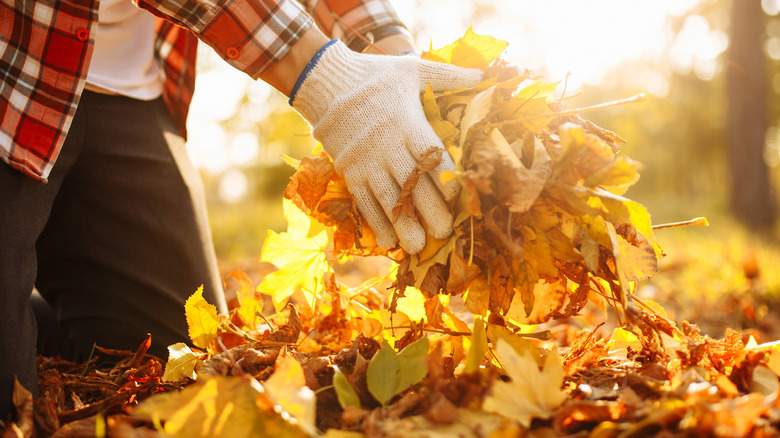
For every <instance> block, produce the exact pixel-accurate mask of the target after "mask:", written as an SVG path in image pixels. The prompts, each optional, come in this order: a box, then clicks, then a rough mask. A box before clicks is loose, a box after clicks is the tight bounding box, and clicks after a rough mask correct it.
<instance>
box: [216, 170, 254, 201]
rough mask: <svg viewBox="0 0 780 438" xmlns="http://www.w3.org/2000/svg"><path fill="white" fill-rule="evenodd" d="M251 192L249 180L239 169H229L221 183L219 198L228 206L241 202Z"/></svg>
mask: <svg viewBox="0 0 780 438" xmlns="http://www.w3.org/2000/svg"><path fill="white" fill-rule="evenodd" d="M248 191H249V180H248V179H247V177H246V175H245V174H244V172H242V171H240V170H239V169H237V168H232V169H229V170H228V171H227V172H225V174H224V175H222V179H220V181H219V197H220V199H222V201H224V202H226V203H228V204H234V203H236V202H238V201H241V200H242V199H244V197H245V196H246V194H247V192H248Z"/></svg>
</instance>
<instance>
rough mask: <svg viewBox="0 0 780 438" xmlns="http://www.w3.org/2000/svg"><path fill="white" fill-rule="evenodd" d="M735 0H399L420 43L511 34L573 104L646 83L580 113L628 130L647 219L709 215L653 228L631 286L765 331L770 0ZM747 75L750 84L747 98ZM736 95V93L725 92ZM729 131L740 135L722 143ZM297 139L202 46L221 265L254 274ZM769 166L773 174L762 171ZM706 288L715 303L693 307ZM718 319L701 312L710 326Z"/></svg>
mask: <svg viewBox="0 0 780 438" xmlns="http://www.w3.org/2000/svg"><path fill="white" fill-rule="evenodd" d="M733 2H736V3H732V1H730V0H657V1H654V2H640V1H633V0H631V1H626V0H592V1H588V2H582V1H580V0H548V1H545V2H541V1H532V0H494V1H488V0H473V1H466V0H396V1H395V2H394V4H395V5H396V8H397V10H398V12H399V14H400V15H401V16H402V18H403V19H404V20H405V21H406V23H407V24H408V25H409V27H410V28H411V30H412V31H413V33H414V34H415V36H416V39H417V41H418V44H419V45H420V46H421V48H424V49H425V48H428V45H429V44H432V45H433V46H434V48H438V47H441V46H443V45H445V44H448V43H450V42H452V41H454V40H455V39H457V38H458V37H460V36H461V35H462V34H463V33H464V31H465V30H466V29H467V28H468V26H470V25H473V26H474V30H475V32H477V33H480V34H490V35H493V36H495V37H497V38H501V39H504V40H507V41H509V43H510V47H509V50H508V52H507V55H506V57H507V58H508V59H509V60H510V61H512V62H515V63H518V64H520V65H523V66H525V67H527V68H529V69H531V70H532V71H534V72H537V73H539V74H540V75H543V76H544V77H545V79H546V80H547V81H560V82H561V85H560V86H559V88H558V92H559V93H564V90H565V96H566V97H567V100H566V103H567V105H568V106H569V107H582V106H587V105H593V104H597V103H602V102H608V101H612V100H616V99H621V98H625V97H628V96H631V95H634V94H636V93H647V99H646V101H644V102H643V103H638V104H631V105H626V106H621V107H616V108H612V109H609V110H604V111H599V112H591V113H586V114H584V117H585V118H587V119H589V120H591V121H593V122H595V123H597V124H598V125H600V126H603V127H605V128H607V129H610V130H613V131H615V132H617V133H618V134H620V135H621V136H623V137H624V138H625V139H626V140H627V144H626V145H625V147H624V149H623V153H625V154H626V155H628V156H630V157H631V158H633V159H635V160H638V161H640V162H641V163H643V165H644V167H643V170H642V172H641V175H642V177H641V179H640V181H639V182H638V183H637V184H636V185H635V186H634V187H633V188H631V189H630V190H629V192H628V193H627V196H628V197H630V198H632V199H635V200H637V201H639V202H641V203H643V204H644V205H645V206H646V207H647V208H648V210H649V211H650V212H651V214H652V215H653V221H654V223H656V224H659V223H665V222H673V221H680V220H686V219H690V218H693V217H696V216H707V218H708V219H709V221H710V224H711V227H709V228H707V229H701V228H695V229H694V228H692V229H677V230H672V231H659V232H658V235H657V238H658V240H659V242H660V244H661V246H662V247H663V248H664V250H665V252H666V253H667V254H668V256H667V257H666V258H665V259H664V260H663V262H662V265H661V273H660V274H659V276H658V278H656V279H654V280H652V281H650V282H647V284H644V285H642V286H641V288H640V293H644V294H647V295H648V296H652V297H654V298H656V299H658V300H659V301H660V302H661V303H662V304H663V303H671V302H674V303H677V304H678V305H679V306H677V308H679V309H680V312H683V313H684V314H683V315H681V316H682V317H686V318H698V320H699V322H703V320H705V319H706V320H709V319H713V320H719V319H723V320H730V321H732V323H731V324H730V325H731V326H732V327H735V328H740V327H737V326H738V325H739V324H736V323H734V320H735V319H736V318H740V321H742V320H744V321H742V322H743V323H744V324H742V325H744V327H759V328H760V326H761V325H762V324H763V325H772V327H769V328H768V329H765V330H766V331H768V332H772V333H778V335H780V321H775V320H777V318H776V317H775V316H773V315H774V313H773V311H776V307H777V304H778V301H777V295H778V291H779V290H780V251H778V249H779V248H780V245H778V241H777V237H778V236H779V235H780V234H778V232H779V230H780V228H778V226H777V224H776V222H777V221H776V220H775V219H774V205H775V204H776V198H777V192H776V190H775V189H774V188H776V187H778V186H780V167H779V166H780V123H779V121H780V99H778V93H780V62H778V61H780V16H778V13H780V0H733ZM739 9H742V10H743V11H748V10H750V9H752V10H753V11H758V13H757V14H753V15H752V16H748V18H747V19H748V31H753V32H752V33H753V34H754V35H756V38H757V39H754V40H750V39H749V38H748V37H749V35H747V34H746V32H748V31H744V30H740V32H741V33H742V34H740V35H735V34H734V33H733V31H734V30H735V29H736V28H735V27H734V26H733V25H734V23H735V22H736V18H735V17H738V16H741V15H739V14H741V13H742V12H741V11H740V10H739ZM740 19H741V18H740ZM744 27H745V26H742V28H744ZM743 37H746V38H747V41H748V42H747V43H745V42H743V40H746V38H743ZM751 41H752V42H751ZM732 50H737V51H738V54H743V53H746V54H747V53H749V54H754V55H756V57H757V58H756V59H758V62H759V64H758V65H759V66H758V67H755V66H750V65H745V63H744V62H741V61H740V62H739V63H738V62H735V59H737V60H738V59H742V58H740V57H739V56H737V57H735V56H734V53H733V52H731V51H732ZM751 69H752V70H751ZM756 70H760V73H761V74H760V75H757V76H755V77H757V78H759V79H753V80H751V81H752V83H750V82H751V81H748V83H747V84H745V83H742V84H740V83H739V82H736V85H735V83H734V82H733V81H732V82H730V79H729V74H735V73H736V74H738V75H743V76H745V75H746V74H747V73H751V72H755V71H756ZM569 73H570V74H569ZM755 82H759V84H755ZM753 85H758V87H757V89H756V90H754V91H753V92H752V93H753V94H752V95H751V94H750V92H749V90H748V88H751V87H752V86H753ZM729 87H731V94H730V92H729ZM743 88H744V89H743ZM752 88H756V87H752ZM735 92H736V95H737V96H738V97H737V98H738V99H742V98H744V99H746V100H745V101H743V102H735V97H734V96H735V94H734V93H735ZM756 92H758V93H760V95H758V96H756ZM729 96H731V97H729ZM751 99H752V100H751ZM745 105H747V108H748V109H747V110H746V111H743V112H742V117H743V118H746V119H747V120H748V122H749V123H748V125H749V126H748V127H742V128H731V131H730V130H729V126H730V125H729V117H732V119H733V118H734V115H733V114H732V112H730V108H731V109H732V110H733V109H734V108H735V107H737V106H741V107H745ZM751 121H752V122H755V121H758V122H759V123H751ZM735 129H736V131H738V135H737V136H736V138H737V139H738V140H737V141H736V144H735V141H734V140H732V141H731V142H729V133H730V132H732V131H735ZM756 129H759V130H760V132H759V137H760V139H759V140H758V144H757V145H756V144H755V141H753V144H752V145H751V144H748V143H750V141H749V138H750V137H751V136H750V135H748V131H749V130H753V131H755V130H756ZM308 134H309V127H308V126H307V124H306V123H305V122H304V121H303V120H302V119H301V118H300V117H299V116H298V115H297V114H296V113H294V112H293V111H292V110H291V109H290V107H289V105H288V104H287V102H286V99H285V98H284V96H281V95H279V94H278V93H277V92H275V91H274V90H272V89H270V87H268V86H266V85H265V84H262V83H254V82H252V81H251V80H249V79H248V78H247V77H245V76H244V75H243V74H241V73H238V72H235V71H232V70H231V69H230V68H229V67H227V66H226V65H225V64H224V63H223V62H222V61H221V60H220V59H219V58H217V57H216V55H214V54H213V52H211V51H210V49H207V48H206V47H204V48H203V50H201V52H200V61H199V77H198V83H197V85H196V100H195V103H194V108H193V111H192V113H191V117H190V141H189V148H190V152H191V155H192V157H193V160H194V162H195V163H196V165H197V166H198V167H199V168H200V169H201V171H202V173H203V177H204V181H205V183H206V188H207V192H208V200H209V205H210V214H211V220H212V228H213V235H214V240H215V245H216V249H217V254H218V256H219V259H220V263H221V269H222V270H223V271H225V272H226V273H227V272H229V271H230V270H232V269H243V270H246V271H253V270H256V269H257V267H256V265H257V263H258V262H257V260H258V258H259V254H260V251H261V249H262V243H263V240H264V238H265V236H266V234H267V230H268V229H273V230H277V231H279V230H283V229H285V227H286V224H285V222H284V219H283V218H282V216H281V198H282V193H283V191H284V187H285V186H286V184H287V181H288V178H289V176H290V175H291V174H292V171H293V169H291V168H289V167H288V166H287V165H286V164H284V162H283V160H282V159H281V158H280V156H279V154H287V155H290V156H293V157H295V158H301V157H303V156H306V155H309V154H311V152H312V150H313V149H314V147H315V146H316V144H315V142H314V141H313V140H312V139H311V138H310V136H309V135H308ZM732 138H734V136H732ZM729 148H736V149H732V150H736V151H737V158H738V159H737V160H736V161H740V162H741V161H744V162H745V163H742V164H741V165H743V166H748V167H747V168H746V169H747V177H745V176H744V175H743V176H740V177H739V178H736V179H735V178H733V175H734V171H733V166H730V164H731V163H733V162H734V161H735V159H734V158H733V157H734V155H733V154H732V155H730V153H729ZM751 148H752V150H753V151H754V152H753V153H752V155H751V153H750V152H749V150H751ZM756 150H757V154H758V155H757V156H756V152H755V151H756ZM730 156H731V157H732V158H728V157H730ZM764 170H768V175H769V177H768V180H766V181H764V182H762V181H761V180H760V179H761V178H760V175H761V173H762V172H763V171H764ZM743 174H744V172H743ZM754 176H759V178H757V179H758V181H755V180H756V178H752V177H754ZM751 178H752V179H753V180H754V181H750V179H751ZM756 184H758V185H759V186H760V185H762V184H763V185H764V186H765V187H763V188H761V187H759V188H756ZM764 189H766V190H767V192H766V193H765V194H761V193H760V192H761V190H764ZM759 195H761V196H759ZM743 201H744V202H743ZM747 201H749V203H748V204H746V202H747ZM745 205H748V207H745ZM735 212H736V213H737V214H735ZM760 218H764V219H760ZM703 298H708V299H714V301H711V302H712V303H721V304H723V306H721V307H719V306H720V304H712V306H714V307H707V306H703V305H701V304H700V299H703ZM730 300H731V301H730ZM732 301H733V302H732ZM735 302H736V303H742V304H738V305H737V304H734V303H735ZM724 303H725V304H724ZM747 307H752V308H751V309H747ZM713 311H714V312H713ZM718 312H720V313H718ZM724 312H725V313H724ZM746 315H752V316H746ZM767 315H768V316H767ZM772 318H774V320H773V319H772ZM705 325H706V324H705ZM723 327H725V325H721V326H719V325H717V321H713V323H712V331H713V332H718V331H720V330H722V328H723ZM762 330H764V329H762Z"/></svg>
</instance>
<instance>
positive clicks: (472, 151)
mask: <svg viewBox="0 0 780 438" xmlns="http://www.w3.org/2000/svg"><path fill="white" fill-rule="evenodd" d="M506 46H507V43H506V42H504V41H500V40H497V39H495V38H493V37H490V36H480V35H476V34H474V33H473V32H472V31H471V29H469V31H468V32H467V33H466V34H465V36H464V37H463V38H461V39H460V40H458V41H456V42H455V43H453V44H451V45H449V46H446V47H444V48H441V49H439V50H432V51H429V52H425V53H423V55H422V57H423V59H428V60H432V61H438V62H447V63H452V64H455V65H458V66H462V67H470V68H480V69H482V70H483V71H485V74H484V80H483V82H482V83H480V84H479V85H478V86H476V87H474V88H472V89H461V90H454V91H448V92H444V93H441V94H438V95H437V94H434V92H433V91H432V90H431V89H430V88H429V89H428V90H427V91H426V92H425V93H424V94H423V95H422V96H421V99H422V104H423V107H424V110H425V114H426V116H427V118H428V121H429V122H430V124H431V126H432V127H433V129H434V130H435V131H436V133H437V134H438V135H439V137H440V138H441V139H442V141H443V143H444V145H445V147H446V149H447V151H448V152H449V154H450V155H451V156H452V158H453V160H454V161H455V163H456V166H457V171H455V172H451V173H449V174H446V175H445V176H444V177H446V178H457V179H458V180H459V181H460V183H461V185H462V191H461V193H460V195H459V197H457V198H456V200H455V201H454V203H453V205H452V208H453V212H454V216H455V218H456V219H455V232H454V234H453V235H452V236H451V237H450V238H449V239H447V240H437V239H434V238H433V237H431V236H428V242H427V244H426V247H425V248H424V250H423V251H422V252H421V253H420V254H416V255H410V254H406V253H404V252H403V250H396V251H395V252H391V253H389V254H390V255H391V256H393V257H394V258H395V259H396V260H397V261H398V262H399V264H400V266H399V269H398V274H397V277H396V281H395V283H394V285H393V287H394V289H395V293H394V297H393V304H392V306H391V310H392V309H393V308H394V306H395V303H396V302H397V299H398V298H399V297H401V296H403V294H404V291H405V290H406V288H407V287H410V286H412V287H416V288H418V289H419V290H421V291H422V292H423V293H424V294H425V296H426V297H427V299H428V300H429V303H428V305H426V310H427V313H428V315H427V316H428V322H429V324H432V325H434V326H436V325H438V324H437V323H436V321H437V320H440V317H439V318H437V312H436V310H435V309H436V308H437V307H438V305H437V303H438V297H437V295H438V294H451V295H455V294H465V304H466V306H467V308H468V309H469V311H471V312H472V313H473V314H475V315H486V314H487V313H488V312H490V313H491V314H498V315H504V316H507V317H509V318H511V319H512V320H514V321H516V322H519V323H528V324H530V323H541V322H544V321H547V320H549V319H551V318H564V317H568V316H571V315H573V314H576V313H577V312H578V311H579V310H580V309H582V307H583V306H584V305H585V304H586V303H587V301H588V299H589V298H590V299H593V300H596V301H599V302H600V304H601V305H602V307H603V304H604V303H605V302H606V303H610V304H612V305H613V306H614V307H615V308H617V309H618V316H619V317H620V316H621V315H622V314H624V313H625V312H624V311H625V303H626V296H627V294H628V291H629V284H630V282H632V281H636V280H641V279H645V278H647V277H649V276H650V275H652V274H653V273H654V272H655V271H656V269H657V263H656V262H657V257H658V256H660V255H661V250H660V248H659V247H658V246H657V245H656V243H655V239H654V236H653V230H652V226H651V222H650V215H649V214H648V212H647V211H646V210H645V208H644V207H643V206H642V205H640V204H638V203H636V202H634V201H632V200H630V199H628V198H626V197H624V196H622V195H623V194H624V193H625V191H626V189H627V188H628V187H629V186H630V185H631V184H633V183H634V182H636V181H637V179H638V177H639V175H638V171H637V168H638V164H637V163H635V162H634V161H632V160H631V159H630V158H628V157H625V156H622V155H617V153H618V152H619V149H620V148H619V146H618V145H619V144H620V143H623V142H624V141H623V140H622V139H621V138H620V137H619V136H618V135H617V134H615V133H613V132H610V131H607V130H605V129H602V128H600V127H598V126H596V125H595V124H593V123H591V122H589V121H587V120H584V119H582V118H581V117H580V116H578V115H577V110H567V109H566V108H565V106H564V105H563V104H562V103H561V101H560V100H558V101H554V100H553V92H554V91H555V89H556V87H557V85H558V84H557V83H547V82H544V81H542V80H541V79H539V78H538V77H534V76H532V75H531V74H530V73H529V72H528V71H523V70H521V69H518V68H517V67H514V66H512V65H509V64H507V63H506V62H504V61H503V60H502V59H501V58H500V57H499V56H500V54H501V53H502V52H503V51H504V49H505V48H506ZM439 159H440V158H439V157H438V156H437V155H436V154H435V153H434V151H433V150H431V153H430V154H427V155H426V156H424V157H423V159H422V160H421V161H420V163H419V164H418V169H419V170H420V172H414V173H413V175H412V177H411V178H409V180H408V181H407V182H406V184H405V186H404V188H403V191H402V196H401V198H400V199H399V201H398V204H397V206H396V208H395V209H394V211H393V214H394V215H395V216H396V217H397V216H398V215H400V214H413V213H414V210H413V209H414V207H413V205H412V203H411V192H412V190H413V188H414V185H415V184H416V181H417V179H418V178H419V174H421V173H424V171H425V169H429V168H432V167H433V166H435V165H436V164H437V163H438V160H439ZM415 176H417V177H416V178H415ZM285 197H287V198H288V199H290V200H292V201H293V202H294V203H295V204H296V205H298V206H299V207H300V208H301V209H302V210H303V211H304V212H305V213H307V214H308V215H309V216H311V217H313V218H315V219H317V220H319V221H320V222H321V223H323V224H325V225H329V226H334V227H335V228H334V229H335V232H334V233H333V243H334V248H335V250H336V251H337V252H339V253H342V254H343V253H349V254H355V253H357V254H377V253H383V251H382V250H381V249H379V248H377V247H376V243H375V241H373V240H372V239H371V235H372V233H371V232H370V230H369V229H368V228H367V227H366V226H365V225H363V224H362V221H361V220H360V217H359V214H358V213H357V211H356V210H355V208H354V204H353V202H352V200H351V197H350V195H349V193H348V191H347V190H346V187H345V186H344V183H343V180H341V179H340V178H339V176H338V175H336V174H335V172H334V171H333V167H332V165H331V164H330V159H329V158H328V157H326V156H321V157H318V158H306V159H304V160H302V161H301V162H300V164H299V166H298V170H297V172H296V174H295V175H294V176H293V177H292V181H291V183H290V184H289V186H288V188H287V191H286V192H285ZM384 253H387V252H386V251H385V252H384Z"/></svg>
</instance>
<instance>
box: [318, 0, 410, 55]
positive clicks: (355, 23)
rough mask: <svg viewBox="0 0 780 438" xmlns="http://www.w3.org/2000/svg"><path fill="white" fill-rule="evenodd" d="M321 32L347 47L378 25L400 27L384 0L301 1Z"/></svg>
mask: <svg viewBox="0 0 780 438" xmlns="http://www.w3.org/2000/svg"><path fill="white" fill-rule="evenodd" d="M303 4H304V5H305V7H306V10H307V11H308V12H309V13H310V14H311V16H312V17H313V18H314V20H315V21H316V22H317V26H319V28H320V29H322V31H323V32H324V33H325V34H326V35H328V36H330V37H331V38H340V39H341V40H343V41H344V42H345V43H347V44H349V43H350V42H352V40H353V39H354V38H355V37H357V34H364V33H366V32H369V31H372V30H374V29H377V28H379V27H382V26H386V25H389V24H396V25H399V26H403V25H404V24H403V22H402V21H401V18H400V17H399V16H398V14H397V13H396V11H395V9H394V8H393V5H392V4H391V3H390V1H388V0H303Z"/></svg>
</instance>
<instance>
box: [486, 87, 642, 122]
mask: <svg viewBox="0 0 780 438" xmlns="http://www.w3.org/2000/svg"><path fill="white" fill-rule="evenodd" d="M645 98H646V95H645V93H639V94H637V95H634V96H631V97H627V98H625V99H620V100H613V101H611V102H605V103H600V104H598V105H591V106H585V107H582V108H572V109H569V110H565V111H560V112H557V113H556V112H553V113H549V114H534V115H531V116H526V117H520V118H519V119H512V120H505V121H503V122H496V123H490V124H487V125H482V126H479V127H475V128H474V129H490V128H497V127H500V126H506V125H513V124H515V123H519V122H525V121H526V120H534V119H545V118H553V117H561V116H571V115H574V114H579V113H584V112H588V111H596V110H602V109H607V108H613V107H616V106H621V105H625V104H628V103H635V102H643V101H644V100H645Z"/></svg>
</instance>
